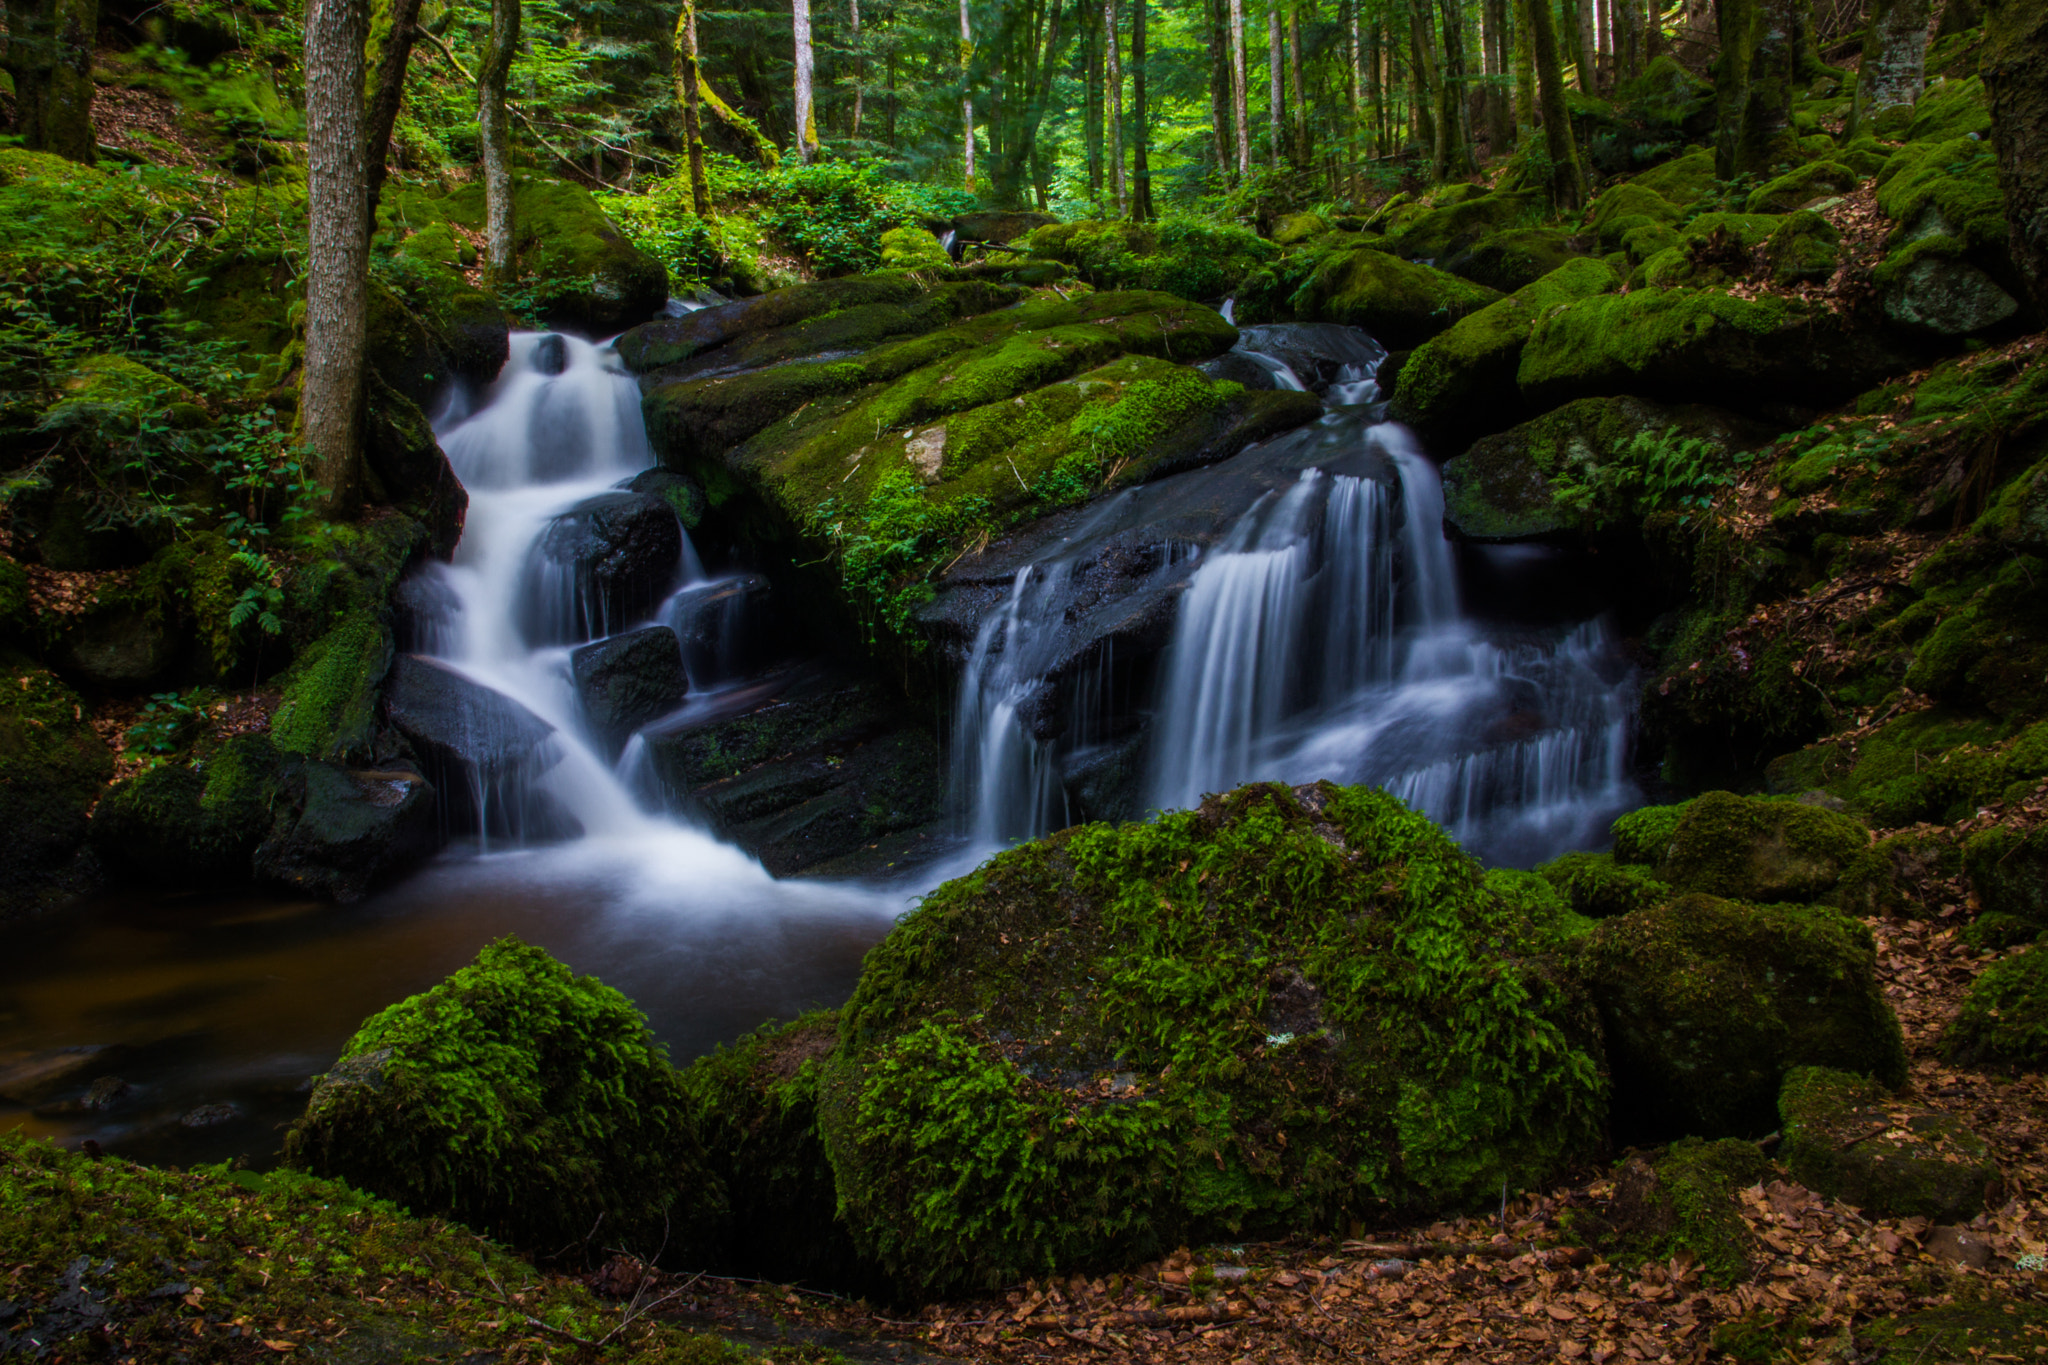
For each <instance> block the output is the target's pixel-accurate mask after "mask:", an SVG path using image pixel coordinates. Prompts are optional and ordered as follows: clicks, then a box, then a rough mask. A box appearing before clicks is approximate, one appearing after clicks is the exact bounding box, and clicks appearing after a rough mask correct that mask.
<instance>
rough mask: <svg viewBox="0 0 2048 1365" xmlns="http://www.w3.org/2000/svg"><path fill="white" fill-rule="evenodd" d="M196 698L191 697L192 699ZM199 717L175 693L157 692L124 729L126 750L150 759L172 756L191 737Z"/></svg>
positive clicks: (195, 709)
mask: <svg viewBox="0 0 2048 1365" xmlns="http://www.w3.org/2000/svg"><path fill="white" fill-rule="evenodd" d="M197 695H198V694H197V693H195V694H194V697H195V699H196V698H197ZM200 718H201V714H200V709H199V707H198V706H197V705H196V704H195V701H187V700H186V699H185V698H183V697H181V696H179V695H178V694H177V693H176V692H158V693H156V694H155V695H154V696H152V697H151V698H150V699H149V700H148V701H147V702H146V703H144V704H143V707H142V711H141V713H140V714H139V715H137V716H136V718H135V723H134V724H133V725H130V726H129V727H128V732H127V742H128V748H129V749H130V750H139V751H140V752H142V753H145V754H149V755H152V756H153V757H161V756H162V755H165V754H173V753H176V752H177V751H178V750H179V749H180V748H182V747H184V744H185V741H186V740H187V739H189V738H190V737H191V735H192V731H193V730H194V729H196V728H197V726H198V724H199V721H200Z"/></svg>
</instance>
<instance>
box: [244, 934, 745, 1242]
mask: <svg viewBox="0 0 2048 1365" xmlns="http://www.w3.org/2000/svg"><path fill="white" fill-rule="evenodd" d="M684 1114H685V1106H684V1100H683V1095H682V1092H681V1089H680V1087H679V1086H678V1084H677V1081H676V1076H675V1072H674V1071H673V1070H672V1069H671V1068H670V1067H669V1065H668V1061H667V1058H666V1056H665V1055H664V1053H663V1050H662V1048H661V1047H660V1045H659V1044H657V1043H656V1042H655V1041H654V1038H653V1035H652V1034H651V1033H650V1032H649V1030H648V1027H647V1022H646V1020H645V1019H644V1018H642V1016H641V1014H640V1012H639V1011H638V1010H637V1009H635V1008H634V1007H633V1004H632V1002H631V1001H629V1000H627V999H626V998H625V997H624V996H623V995H620V994H619V993H618V992H617V991H615V990H612V989H611V988H610V987H608V986H605V985H604V984H602V983H601V982H599V981H598V980H597V979H596V978H594V977H587V976H585V977H578V976H575V975H573V974H572V973H571V972H570V971H569V969H568V968H567V967H565V966H563V965H562V964H561V963H559V962H557V961H555V959H553V958H552V957H549V956H548V955H547V953H545V952H543V951H542V950H541V949H538V948H533V947H529V946H527V945H526V944H524V943H521V942H519V941H518V940H517V939H513V938H506V939H501V940H499V941H498V942H496V943H493V944H490V945H488V946H487V947H485V948H484V949H483V951H482V952H480V953H479V954H478V955H477V959H476V961H475V962H473V963H471V964H470V965H469V966H467V967H464V968H463V969H462V970H461V971H459V972H457V973H455V975H454V976H452V977H450V978H449V979H448V980H447V981H445V982H443V983H442V984H441V985H439V986H436V987H435V988H434V989H432V990H430V991H427V992H426V993H425V994H422V995H416V996H413V997H412V998H411V999H409V1000H404V1001H401V1002H399V1003H398V1004H396V1005H393V1006H391V1007H390V1008H388V1009H386V1010H384V1011H382V1012H381V1013H379V1014H376V1015H373V1016H372V1017H371V1018H370V1019H368V1020H366V1021H365V1022H364V1024H363V1026H362V1028H361V1029H359V1030H358V1031H357V1032H356V1035H355V1037H353V1038H351V1039H350V1040H349V1043H348V1046H347V1047H346V1048H344V1049H343V1051H342V1056H341V1060H340V1061H338V1062H337V1063H336V1064H335V1067H334V1069H333V1070H332V1071H330V1072H329V1073H328V1075H327V1076H326V1077H325V1078H323V1080H322V1081H321V1082H320V1084H319V1085H318V1087H317V1088H316V1089H315V1090H314V1092H313V1097H312V1099H311V1101H310V1102H309V1103H308V1105H307V1108H306V1113H305V1115H304V1116H303V1117H302V1118H301V1119H300V1120H299V1121H298V1122H297V1123H296V1124H294V1125H293V1127H292V1129H291V1131H290V1132H289V1133H288V1134H287V1135H286V1138H285V1158H286V1161H287V1163H288V1164H289V1165H291V1166H293V1167H294V1168H296V1169H302V1170H308V1171H311V1172H313V1173H315V1174H321V1175H327V1176H339V1177H341V1178H344V1179H348V1180H350V1181H351V1182H352V1183H354V1184H356V1185H358V1186H359V1187H360V1188H363V1189H367V1190H372V1191H374V1192H377V1193H379V1194H381V1195H383V1196H385V1197H387V1198H390V1199H393V1200H395V1201H402V1202H403V1203H405V1204H406V1205H408V1206H409V1207H412V1208H414V1209H417V1210H423V1211H432V1212H434V1213H436V1214H441V1215H447V1216H452V1217H457V1218H461V1219H463V1220H464V1221H466V1222H469V1223H470V1224H471V1225H472V1226H475V1227H479V1228H482V1229H485V1230H488V1231H491V1232H494V1233H496V1234H498V1235H501V1236H504V1237H506V1238H508V1239H510V1240H512V1241H513V1242H515V1243H516V1244H519V1245H524V1246H532V1247H534V1248H536V1249H538V1250H541V1251H546V1252H556V1251H559V1250H560V1249H562V1248H564V1247H565V1246H576V1245H580V1244H582V1243H583V1242H584V1240H585V1239H586V1238H588V1237H590V1236H591V1235H592V1233H593V1229H594V1228H596V1227H598V1226H600V1224H599V1219H600V1218H602V1224H601V1226H602V1228H603V1239H604V1240H603V1242H602V1245H605V1246H627V1247H630V1248H634V1249H637V1250H639V1251H640V1253H641V1254H643V1255H646V1256H649V1257H652V1256H653V1255H654V1254H655V1253H656V1252H657V1251H659V1250H660V1248H661V1247H662V1246H663V1244H664V1242H665V1241H666V1242H667V1245H668V1247H669V1250H670V1251H671V1252H675V1251H678V1250H680V1249H682V1248H684V1247H701V1246H702V1245H704V1244H705V1243H706V1241H707V1240H708V1239H711V1238H714V1237H715V1236H716V1234H717V1231H718V1226H719V1224H720V1223H721V1222H722V1221H723V1219H724V1215H725V1192H724V1190H723V1188H722V1187H721V1186H720V1185H719V1184H718V1182H717V1180H716V1178H715V1177H713V1176H711V1175H710V1174H709V1173H708V1172H706V1171H705V1170H704V1169H703V1166H702V1156H701V1154H700V1153H699V1152H698V1151H697V1149H696V1146H695V1143H694V1141H693V1140H692V1139H691V1138H690V1136H689V1134H688V1133H687V1131H685V1130H683V1129H682V1128H681V1127H680V1124H681V1121H682V1119H683V1116H684Z"/></svg>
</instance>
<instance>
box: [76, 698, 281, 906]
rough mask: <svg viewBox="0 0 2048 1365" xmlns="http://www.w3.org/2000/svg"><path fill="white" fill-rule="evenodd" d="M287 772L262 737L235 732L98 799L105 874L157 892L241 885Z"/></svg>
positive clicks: (95, 824) (97, 833)
mask: <svg viewBox="0 0 2048 1365" xmlns="http://www.w3.org/2000/svg"><path fill="white" fill-rule="evenodd" d="M291 767H292V760H291V759H290V758H289V757H288V756H286V755H283V754H280V753H279V752H278V750H277V748H276V746H275V745H273V744H272V743H271V741H270V737H269V736H268V735H238V736H236V737H235V738H233V739H230V740H228V741H227V742H226V743H224V744H221V745H219V746H218V747H217V748H214V749H212V750H211V751H209V752H204V753H201V754H197V755H194V756H193V757H192V758H190V759H188V760H186V761H182V762H169V763H163V764H160V765H158V766H156V767H154V768H149V769H147V770H145V771H143V772H141V773H139V774H137V775H136V776H134V777H131V778H129V779H128V780H126V781H125V782H121V783H119V784H117V785H116V786H115V787H114V788H113V789H112V790H111V791H109V792H108V793H107V794H106V796H105V797H104V798H103V799H102V800H101V801H100V804H99V806H98V807H97V808H96V809H95V810H94V811H93V817H92V842H93V848H94V850H95V851H96V852H97V853H98V854H99V857H100V861H101V863H102V864H104V865H105V866H106V868H107V869H108V871H110V872H112V873H114V874H115V875H116V876H119V877H121V878H123V879H125V880H127V881H130V882H133V883H135V884H137V885H144V886H149V887H152V888H154V889H157V890H178V891H184V890H199V889H208V888H213V887H219V886H234V885H238V884H243V883H246V882H248V881H249V880H250V878H251V877H252V876H253V875H254V870H253V867H252V864H251V859H252V857H253V856H254V854H255V852H256V848H257V846H258V845H259V844H261V843H262V842H263V839H264V837H265V835H266V834H267V833H268V832H269V830H270V823H271V816H272V807H273V805H274V803H275V801H276V798H277V795H278V793H279V791H280V789H281V788H282V787H283V786H284V785H285V784H286V782H287V781H288V780H289V770H290V769H291Z"/></svg>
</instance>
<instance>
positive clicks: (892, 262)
mask: <svg viewBox="0 0 2048 1365" xmlns="http://www.w3.org/2000/svg"><path fill="white" fill-rule="evenodd" d="M882 264H883V265H884V266H885V267H887V268H888V269H890V270H943V269H945V268H946V267H948V266H950V265H952V264H953V258H952V257H951V256H948V255H947V254H946V249H945V248H944V247H942V246H940V245H939V239H938V238H936V237H934V236H932V235H931V233H929V232H927V231H925V230H924V229H923V228H921V227H900V228H890V229H889V230H888V231H887V232H885V233H883V234H882Z"/></svg>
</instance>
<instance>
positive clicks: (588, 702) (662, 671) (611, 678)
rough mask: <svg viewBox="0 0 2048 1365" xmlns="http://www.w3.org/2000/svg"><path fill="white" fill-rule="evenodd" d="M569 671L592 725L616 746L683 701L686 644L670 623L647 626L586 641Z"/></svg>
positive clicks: (687, 684)
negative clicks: (684, 649) (671, 628)
mask: <svg viewBox="0 0 2048 1365" xmlns="http://www.w3.org/2000/svg"><path fill="white" fill-rule="evenodd" d="M569 674H570V676H571V677H572V678H574V679H575V681H576V693H577V695H578V696H579V697H581V698H582V700H583V714H584V715H585V716H587V717H588V718H589V720H590V728H591V729H592V730H593V731H595V732H596V733H597V735H598V736H599V737H600V738H601V739H603V741H604V742H605V743H606V744H607V745H608V746H610V747H611V748H612V749H613V750H614V751H616V750H617V748H618V747H619V746H620V745H621V744H623V743H625V741H626V737H627V736H628V735H630V734H632V733H633V732H634V731H635V730H637V729H639V728H640V727H641V726H643V725H645V724H646V723H647V722H648V721H650V720H653V719H655V718H656V717H657V716H664V715H667V714H668V713H669V712H670V711H673V710H675V709H676V707H678V706H680V705H682V701H683V697H684V695H685V694H686V693H687V692H688V691H689V690H690V681H689V679H688V678H687V677H686V676H684V673H683V647H682V644H681V642H680V641H678V640H677V639H676V633H675V632H674V631H672V630H670V629H669V628H668V627H667V626H643V627H642V628H641V629H639V630H630V631H627V632H626V633H625V634H623V635H613V636H610V637H608V638H606V639H603V640H598V641H596V642H594V643H592V644H587V645H584V646H582V647H581V648H580V649H577V650H575V651H574V652H573V653H571V654H570V655H569Z"/></svg>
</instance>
